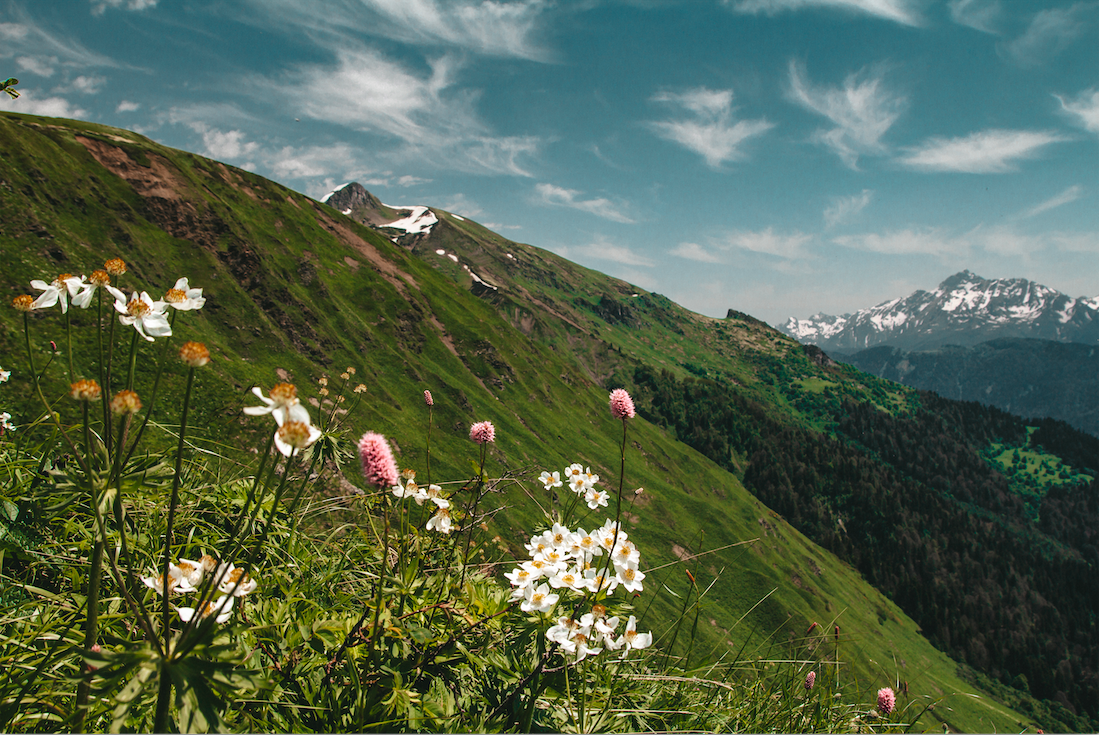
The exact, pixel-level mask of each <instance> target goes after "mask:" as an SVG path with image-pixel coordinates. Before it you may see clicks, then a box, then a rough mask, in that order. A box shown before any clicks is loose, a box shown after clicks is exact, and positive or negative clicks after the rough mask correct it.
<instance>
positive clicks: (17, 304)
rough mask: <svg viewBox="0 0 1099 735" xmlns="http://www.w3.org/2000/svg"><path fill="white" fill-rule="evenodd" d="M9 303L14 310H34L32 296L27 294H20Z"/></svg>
mask: <svg viewBox="0 0 1099 735" xmlns="http://www.w3.org/2000/svg"><path fill="white" fill-rule="evenodd" d="M11 305H12V306H13V307H14V308H15V310H16V311H33V310H34V297H33V296H28V295H27V294H20V295H19V296H16V297H15V298H14V299H12V300H11Z"/></svg>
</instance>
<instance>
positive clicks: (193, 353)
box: [179, 342, 210, 367]
mask: <svg viewBox="0 0 1099 735" xmlns="http://www.w3.org/2000/svg"><path fill="white" fill-rule="evenodd" d="M179 359H180V360H182V361H183V363H184V364H185V365H187V366H189V367H202V366H203V365H205V364H206V363H208V362H210V350H208V349H206V345H204V344H202V343H201V342H184V343H183V346H182V347H180V348H179Z"/></svg>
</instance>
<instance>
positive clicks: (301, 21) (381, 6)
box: [241, 0, 551, 60]
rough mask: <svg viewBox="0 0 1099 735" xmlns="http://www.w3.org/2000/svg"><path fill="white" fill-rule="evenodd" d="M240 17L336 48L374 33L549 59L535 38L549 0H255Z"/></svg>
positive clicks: (491, 53)
mask: <svg viewBox="0 0 1099 735" xmlns="http://www.w3.org/2000/svg"><path fill="white" fill-rule="evenodd" d="M251 5H252V6H253V9H257V8H258V9H259V10H261V11H262V12H259V13H255V12H248V13H244V14H242V15H241V20H243V21H244V22H248V23H254V24H257V25H266V26H276V27H279V28H288V27H291V28H298V29H301V30H303V31H305V32H307V33H310V34H312V35H313V36H315V37H316V40H318V41H319V42H321V43H322V44H324V45H326V46H327V47H328V48H330V49H332V50H334V49H336V48H338V47H339V46H342V45H344V41H345V39H346V38H348V37H351V38H355V37H361V36H373V37H382V38H386V39H389V40H392V41H398V42H401V43H411V44H419V45H428V46H440V45H441V46H451V47H455V48H459V49H461V50H463V51H468V52H471V53H477V54H483V55H487V56H505V57H515V58H523V59H534V60H547V59H548V58H549V57H550V56H551V54H550V53H549V52H548V51H547V50H546V49H545V48H544V47H543V45H542V44H541V43H540V42H539V41H538V40H537V36H538V35H539V32H540V30H541V28H542V25H543V23H542V18H543V15H544V13H545V11H546V9H547V7H549V6H550V3H547V2H546V1H545V0H517V1H514V2H494V1H491V0H488V1H485V0H447V1H442V0H328V1H327V2H326V3H325V5H324V12H317V8H316V4H315V3H314V2H313V1H312V0H252V2H251Z"/></svg>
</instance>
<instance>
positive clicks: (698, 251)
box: [669, 242, 721, 263]
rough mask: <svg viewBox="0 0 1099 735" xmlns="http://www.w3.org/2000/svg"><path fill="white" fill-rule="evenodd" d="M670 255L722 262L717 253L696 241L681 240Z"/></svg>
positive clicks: (706, 261) (699, 260) (697, 260)
mask: <svg viewBox="0 0 1099 735" xmlns="http://www.w3.org/2000/svg"><path fill="white" fill-rule="evenodd" d="M669 254H670V255H674V256H676V257H677V258H684V259H686V260H693V261H696V262H698V263H720V262H721V258H720V257H718V256H717V254H716V253H714V252H712V251H710V250H708V249H706V248H704V247H702V246H701V245H699V244H698V243H696V242H681V243H679V245H677V246H676V247H675V249H674V250H672V251H670V253H669Z"/></svg>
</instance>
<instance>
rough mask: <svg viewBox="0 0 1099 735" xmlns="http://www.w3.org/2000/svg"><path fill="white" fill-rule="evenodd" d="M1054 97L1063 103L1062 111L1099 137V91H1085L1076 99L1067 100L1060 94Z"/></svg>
mask: <svg viewBox="0 0 1099 735" xmlns="http://www.w3.org/2000/svg"><path fill="white" fill-rule="evenodd" d="M1053 96H1054V97H1056V98H1057V100H1058V101H1059V102H1060V103H1061V110H1062V111H1063V112H1065V113H1067V114H1068V115H1069V117H1071V118H1074V122H1076V124H1078V125H1081V126H1083V128H1084V130H1087V131H1088V132H1089V133H1096V134H1097V135H1099V89H1088V90H1085V91H1083V92H1081V93H1080V94H1078V95H1076V99H1066V98H1064V97H1062V96H1061V95H1059V94H1055V95H1053Z"/></svg>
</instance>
